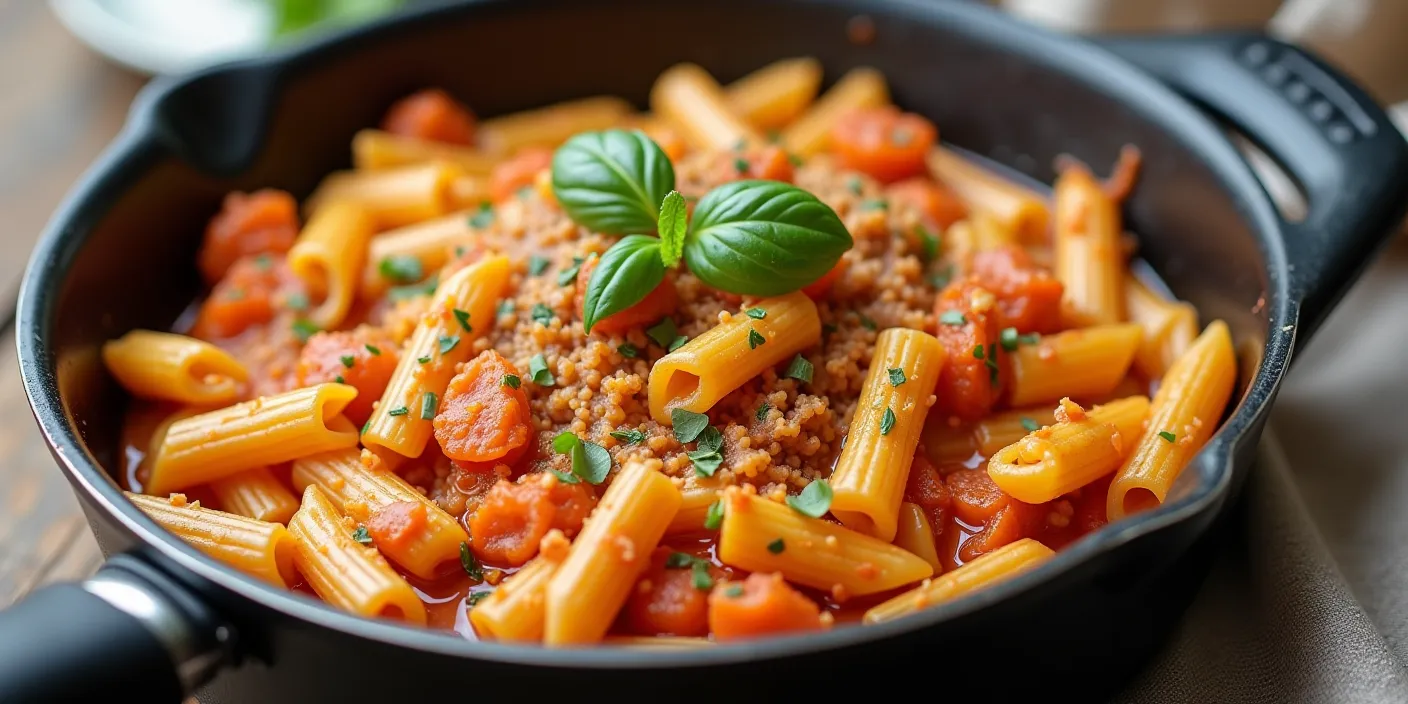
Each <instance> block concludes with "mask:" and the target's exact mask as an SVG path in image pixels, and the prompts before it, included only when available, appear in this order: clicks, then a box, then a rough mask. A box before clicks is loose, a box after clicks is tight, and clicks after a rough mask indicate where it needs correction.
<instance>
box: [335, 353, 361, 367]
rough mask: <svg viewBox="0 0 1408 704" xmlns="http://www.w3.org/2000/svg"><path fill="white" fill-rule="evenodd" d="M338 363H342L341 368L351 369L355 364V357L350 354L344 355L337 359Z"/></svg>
mask: <svg viewBox="0 0 1408 704" xmlns="http://www.w3.org/2000/svg"><path fill="white" fill-rule="evenodd" d="M338 361H340V362H342V366H344V367H347V368H348V369H351V368H352V365H354V364H356V363H357V357H356V356H354V355H350V354H344V355H342V356H341V357H339V358H338Z"/></svg>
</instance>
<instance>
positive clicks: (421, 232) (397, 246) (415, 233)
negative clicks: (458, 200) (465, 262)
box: [361, 211, 473, 301]
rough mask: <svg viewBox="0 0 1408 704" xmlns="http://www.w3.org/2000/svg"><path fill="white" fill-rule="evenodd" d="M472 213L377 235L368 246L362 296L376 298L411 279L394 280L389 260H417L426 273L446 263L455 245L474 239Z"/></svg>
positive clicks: (462, 213) (455, 215) (466, 212)
mask: <svg viewBox="0 0 1408 704" xmlns="http://www.w3.org/2000/svg"><path fill="white" fill-rule="evenodd" d="M471 215H472V213H471V212H469V211H460V212H457V213H451V214H450V215H446V216H445V217H442V218H436V219H434V220H426V221H425V222H418V223H416V224H414V225H407V226H405V227H400V228H397V229H395V230H391V231H388V232H384V233H382V234H380V235H377V236H376V237H373V238H372V240H371V242H370V243H369V244H368V245H367V264H366V267H365V268H364V270H363V273H362V288H361V293H362V298H364V299H366V300H369V301H371V300H376V299H378V298H380V297H381V296H382V295H383V294H385V293H386V291H387V289H389V288H390V287H391V286H392V284H395V283H411V282H410V281H390V280H388V279H387V278H386V274H385V271H386V269H387V268H388V266H387V265H388V263H390V264H396V263H398V262H400V261H406V260H409V259H414V260H415V261H416V262H417V263H418V264H419V269H420V271H421V272H423V273H430V272H432V271H435V270H436V269H439V268H440V267H442V266H445V263H446V262H448V261H449V260H450V253H451V252H453V251H454V248H455V246H457V245H463V244H466V243H468V242H470V241H472V240H473V231H472V230H470V227H469V218H470V217H471Z"/></svg>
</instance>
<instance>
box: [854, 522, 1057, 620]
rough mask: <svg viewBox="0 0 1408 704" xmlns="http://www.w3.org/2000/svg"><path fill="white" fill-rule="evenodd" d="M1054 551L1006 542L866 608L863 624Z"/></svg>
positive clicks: (973, 586) (962, 592) (972, 587)
mask: <svg viewBox="0 0 1408 704" xmlns="http://www.w3.org/2000/svg"><path fill="white" fill-rule="evenodd" d="M1055 554H1056V553H1055V552H1053V551H1052V550H1051V548H1048V547H1046V546H1045V545H1042V544H1041V543H1038V542H1037V541H1035V540H1032V539H1031V538H1023V539H1021V540H1018V541H1016V542H1012V543H1008V544H1007V545H1004V546H1002V547H1000V548H998V549H996V550H994V551H992V552H990V553H987V554H985V555H983V556H981V557H978V558H977V559H975V560H973V561H972V562H968V563H966V564H964V565H963V566H962V567H959V568H958V569H956V570H954V571H952V572H949V573H948V574H945V575H943V576H940V577H935V578H934V579H932V580H927V581H925V583H924V584H922V585H920V586H918V587H915V588H914V589H911V590H909V591H907V592H905V593H903V594H901V595H899V596H897V597H895V598H893V599H890V600H889V601H887V602H885V603H883V604H880V605H879V606H876V607H874V608H871V609H870V610H869V611H866V612H865V617H864V618H863V622H864V623H866V624H876V623H884V622H886V621H893V620H895V619H897V618H901V617H903V616H908V615H910V614H913V613H917V612H919V611H923V610H924V609H927V608H929V607H931V606H936V605H938V604H942V603H944V602H946V601H953V600H954V599H957V598H959V597H961V596H966V595H968V594H972V593H973V592H975V591H978V590H979V589H982V588H983V587H987V586H991V585H993V584H997V583H999V582H1003V581H1006V580H1009V579H1012V578H1013V577H1016V576H1017V575H1019V574H1022V573H1023V572H1027V571H1030V570H1032V569H1034V568H1036V567H1037V566H1039V565H1040V564H1041V563H1043V562H1045V561H1047V560H1049V559H1051V556H1052V555H1055Z"/></svg>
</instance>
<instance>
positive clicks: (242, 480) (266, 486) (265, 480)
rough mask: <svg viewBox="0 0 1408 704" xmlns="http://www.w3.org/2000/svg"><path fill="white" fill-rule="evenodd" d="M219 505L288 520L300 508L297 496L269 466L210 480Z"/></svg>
mask: <svg viewBox="0 0 1408 704" xmlns="http://www.w3.org/2000/svg"><path fill="white" fill-rule="evenodd" d="M210 492H211V493H212V494H215V500H216V501H217V502H219V506H220V508H222V509H224V510H226V511H228V512H230V513H233V514H235V515H238V516H248V517H250V518H257V519H259V520H261V521H269V522H270V523H288V519H290V518H293V514H294V513H295V512H296V511H298V497H297V496H294V495H293V492H291V491H289V490H288V487H286V486H284V484H283V482H281V481H279V479H278V477H275V476H274V473H273V472H271V471H269V468H268V467H255V468H254V469H249V470H245V471H243V472H240V473H239V474H232V475H230V476H228V477H225V478H224V479H216V480H215V481H213V482H211V483H210Z"/></svg>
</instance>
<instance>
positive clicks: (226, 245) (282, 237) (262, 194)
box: [196, 188, 298, 284]
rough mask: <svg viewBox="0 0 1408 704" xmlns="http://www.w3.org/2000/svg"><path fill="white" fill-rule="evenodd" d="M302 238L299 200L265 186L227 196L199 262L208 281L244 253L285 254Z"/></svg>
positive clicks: (209, 228) (207, 234)
mask: <svg viewBox="0 0 1408 704" xmlns="http://www.w3.org/2000/svg"><path fill="white" fill-rule="evenodd" d="M297 238H298V203H296V202H295V201H294V200H293V196H291V195H289V194H288V193H285V192H283V191H278V190H274V189H271V188H269V189H263V190H259V191H255V192H253V193H239V192H232V193H229V194H228V195H226V196H225V201H224V203H223V204H222V205H221V206H220V212H218V213H216V214H215V217H213V218H211V219H210V224H209V225H207V226H206V228H205V240H204V242H203V243H202V244H201V248H200V254H199V255H197V258H196V261H197V265H198V266H199V267H200V273H201V276H203V277H204V278H205V282H206V283H207V284H214V283H215V282H216V281H219V280H220V279H221V278H222V277H224V276H225V273H226V272H228V271H229V270H230V267H231V266H234V264H235V262H236V261H237V260H238V259H239V258H240V257H245V256H249V255H251V254H262V253H265V252H269V253H272V254H283V253H284V252H287V251H288V250H289V248H290V247H292V246H293V241H294V240H295V239H297Z"/></svg>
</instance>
